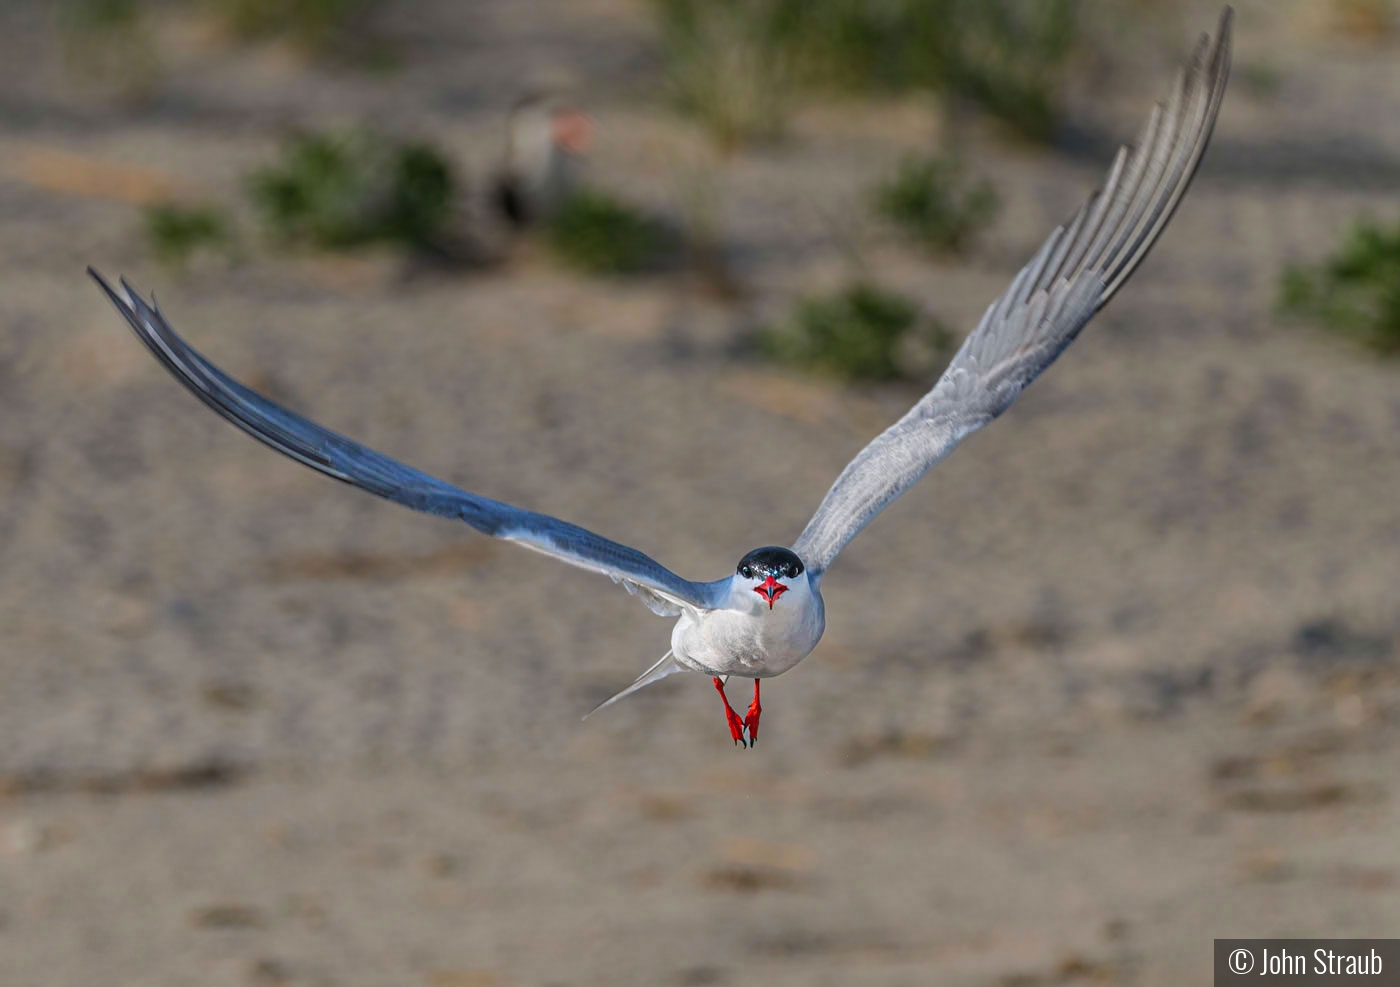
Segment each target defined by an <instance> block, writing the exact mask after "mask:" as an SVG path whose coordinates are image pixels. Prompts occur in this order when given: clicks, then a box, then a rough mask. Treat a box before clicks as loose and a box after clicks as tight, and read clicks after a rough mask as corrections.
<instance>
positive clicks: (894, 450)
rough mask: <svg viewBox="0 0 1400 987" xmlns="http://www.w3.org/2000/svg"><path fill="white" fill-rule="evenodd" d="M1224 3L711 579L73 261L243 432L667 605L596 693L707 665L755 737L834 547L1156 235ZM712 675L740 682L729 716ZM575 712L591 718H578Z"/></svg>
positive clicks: (1098, 301)
mask: <svg viewBox="0 0 1400 987" xmlns="http://www.w3.org/2000/svg"><path fill="white" fill-rule="evenodd" d="M1230 23H1231V11H1230V9H1229V8H1228V7H1227V8H1226V9H1225V10H1224V12H1223V13H1222V15H1221V19H1220V26H1219V29H1218V30H1217V32H1216V36H1215V40H1214V42H1211V40H1210V38H1209V37H1208V36H1203V37H1202V38H1201V40H1200V43H1199V45H1198V47H1197V49H1196V51H1195V54H1194V57H1193V58H1192V60H1191V62H1190V63H1189V65H1188V66H1187V67H1186V68H1185V69H1183V71H1182V73H1181V75H1180V77H1179V79H1178V82H1177V85H1176V88H1175V90H1174V91H1173V92H1172V94H1171V96H1170V98H1169V99H1168V100H1167V101H1166V102H1165V103H1159V104H1157V105H1156V107H1155V108H1154V109H1153V111H1152V114H1151V116H1150V117H1149V119H1148V121H1147V125H1146V127H1145V128H1144V129H1143V131H1142V133H1141V135H1140V137H1139V139H1138V141H1137V143H1136V144H1135V145H1129V146H1125V147H1123V148H1120V150H1119V151H1118V154H1117V156H1116V157H1115V158H1114V160H1113V164H1112V167H1111V168H1110V170H1109V173H1108V177H1107V179H1106V180H1105V181H1104V183H1103V185H1102V187H1101V188H1100V189H1099V190H1098V191H1097V192H1095V193H1094V194H1093V195H1091V196H1090V197H1089V199H1088V201H1087V202H1086V203H1085V204H1084V205H1083V206H1082V207H1081V208H1080V209H1079V211H1078V212H1077V213H1076V214H1075V215H1074V216H1073V218H1071V219H1070V221H1069V222H1068V223H1066V224H1065V225H1063V226H1061V227H1059V228H1057V229H1056V230H1055V231H1054V232H1052V233H1051V234H1050V236H1049V238H1048V239H1047V240H1046V241H1045V243H1044V244H1043V245H1042V246H1041V247H1040V249H1039V251H1038V252H1037V253H1036V254H1035V256H1034V257H1033V258H1032V259H1031V261H1030V263H1028V264H1027V265H1026V266H1025V267H1024V268H1022V269H1021V271H1020V272H1019V273H1018V274H1017V275H1016V277H1015V279H1014V280H1013V281H1012V282H1011V286H1010V287H1009V288H1007V290H1006V292H1005V293H1004V294H1003V295H1002V296H1001V297H1000V298H998V299H997V300H996V301H994V302H993V303H992V304H991V306H990V307H988V308H987V310H986V312H985V314H984V315H983V316H982V319H981V321H980V322H979V323H978V325H977V327H976V329H974V330H973V331H972V333H971V334H969V335H968V337H967V339H966V340H965V341H964V342H963V344H962V346H961V347H960V348H959V349H958V351H957V353H956V354H955V355H954V357H953V359H952V361H951V362H950V363H949V365H948V367H947V369H946V370H945V371H944V372H943V374H942V376H941V377H940V378H939V379H938V381H937V383H936V384H935V385H934V387H933V390H931V391H929V392H928V394H926V395H924V397H923V398H922V399H921V400H920V401H919V402H918V403H917V404H915V405H914V407H913V408H911V409H910V410H909V412H908V413H907V414H906V415H905V416H904V417H903V418H901V419H900V420H899V421H897V422H895V423H894V424H893V425H891V426H890V427H889V428H888V429H886V430H885V431H884V432H883V433H882V434H881V435H879V436H877V437H876V438H875V439H874V440H873V441H872V442H871V443H870V444H869V445H867V446H866V447H865V448H864V449H863V450H861V452H860V453H859V454H858V455H857V456H856V458H855V459H853V460H852V461H851V462H850V464H849V465H847V466H846V468H845V469H844V470H843V471H842V472H841V475H840V476H839V477H837V479H836V482H835V483H834V484H833V485H832V487H831V489H830V490H829V491H828V492H827V494H826V496H825V498H823V500H822V502H821V505H820V506H819V507H818V508H817V512H816V513H815V514H814V515H813V516H812V519H811V520H810V521H809V522H808V523H807V527H806V528H805V529H804V530H803V531H802V533H801V534H800V535H799V536H798V538H797V540H796V541H795V542H793V543H792V545H791V546H790V547H780V546H769V547H764V548H756V549H754V550H753V551H751V552H748V553H746V554H745V555H744V557H743V558H741V559H740V560H739V563H738V565H737V566H735V568H734V571H733V572H731V573H730V574H729V575H727V576H725V577H723V578H721V579H716V580H713V581H711V582H691V581H690V580H688V579H683V578H682V577H680V576H678V575H676V574H675V573H674V572H672V571H671V570H670V569H667V568H666V567H665V566H663V565H661V564H660V563H658V562H656V561H654V560H653V559H651V558H650V557H649V556H647V555H644V554H643V553H641V552H639V551H637V550H636V549H634V548H629V547H628V546H626V545H622V544H619V543H618V542H615V541H610V540H609V539H607V538H604V537H602V536H601V535H597V534H594V533H593V532H592V531H589V530H587V529H585V528H581V527H578V526H577V525H573V524H569V523H568V522H566V521H561V520H559V519H558V518H554V517H550V516H549V515H546V514H537V513H535V512H533V511H528V510H525V509H523V508H519V507H513V506H511V505H510V504H504V503H501V502H500V501H496V500H490V499H488V498H486V497H482V496H480V495H478V494H474V493H470V492H468V491H466V490H462V489H460V488H459V487H456V486H453V485H452V484H450V483H447V482H445V481H443V480H439V479H437V478H435V477H432V476H429V475H428V474H427V473H422V472H420V471H418V470H416V469H413V468H412V467H410V466H406V465H404V464H402V463H399V462H397V461H395V460H393V459H390V458H389V457H388V456H385V455H382V454H381V453H378V452H375V451H374V450H372V449H369V448H367V447H365V446H363V445H360V444H359V443H357V442H354V441H352V440H350V439H347V438H345V437H344V436H341V435H338V434H336V433H335V432H332V431H330V430H329V429H326V428H323V427H321V426H320V425H317V424H315V423H313V422H311V421H309V420H307V419H306V418H303V417H301V416H300V415H297V414H294V413H293V412H291V411H288V410H287V409H285V408H283V407H281V406H280V405H277V404H275V403H273V402H272V401H269V400H268V399H267V398H265V397H263V396H262V395H260V394H258V393H257V392H255V391H253V390H251V389H249V388H247V387H245V386H244V385H242V384H240V383H239V382H238V381H236V380H234V379H233V378H232V377H230V376H228V375H227V374H225V373H224V372H223V371H222V370H220V369H219V368H218V367H216V366H214V364H212V363H210V362H209V361H208V360H206V359H205V358H204V357H203V356H201V355H200V354H199V353H198V352H197V351H196V350H194V349H193V348H192V347H191V346H190V345H189V344H188V343H186V342H185V341H184V340H183V339H182V338H180V336H178V335H177V334H176V333H175V330H174V329H172V328H171V327H170V324H169V323H168V322H166V320H165V317H164V316H163V315H162V314H161V312H160V309H159V308H157V307H156V306H155V305H154V304H148V303H147V302H146V301H145V300H144V299H143V298H142V297H141V296H140V295H139V294H137V293H136V292H135V291H134V290H133V289H132V288H131V287H130V286H129V285H128V284H127V282H126V281H125V280H124V279H123V280H122V281H121V282H120V283H121V287H122V289H123V293H122V294H118V293H117V292H116V291H115V290H114V289H113V288H112V287H111V286H110V285H109V284H108V283H107V282H106V281H105V280H104V279H103V278H102V276H101V275H100V274H98V273H97V272H96V271H94V270H93V269H91V268H89V269H88V273H89V274H90V275H91V276H92V277H93V278H94V279H95V280H96V281H97V283H98V284H99V285H100V286H101V287H102V290H103V291H104V292H106V294H107V297H108V298H109V299H111V301H112V303H113V304H114V305H116V307H117V309H118V310H119V311H120V312H121V314H122V315H123V316H124V317H125V318H126V321H127V322H128V323H129V324H130V326H131V328H132V329H133V330H134V331H135V332H136V335H137V337H138V338H139V339H140V340H141V342H143V343H144V344H145V345H146V346H147V347H148V348H149V349H150V351H151V353H153V354H154V355H155V357H156V359H157V360H159V361H160V362H161V363H162V364H164V366H165V368H166V369H167V370H169V371H170V372H171V373H172V374H173V375H174V376H175V377H176V379H177V380H179V381H180V383H182V384H184V385H185V386H186V387H187V388H189V390H191V391H193V392H194V394H195V395H196V396H197V397H199V398H200V399H201V400H202V401H204V403H205V404H207V405H209V407H210V408H212V409H213V410H214V411H216V412H218V413H219V414H220V415H222V416H223V417H225V418H227V419H228V420H229V421H230V422H232V423H233V424H235V425H237V426H238V427H239V428H241V429H243V430H244V431H245V432H247V433H248V434H249V435H251V436H253V437H254V438H256V439H258V440H259V441H261V442H264V443H266V444H267V445H269V446H271V447H272V448H274V449H276V450H277V451H278V452H281V453H283V454H284V455H286V456H290V457H291V458H292V459H295V460H296V461H298V462H300V463H304V464H305V465H307V466H310V467H311V468H312V469H315V470H319V471H320V472H322V473H324V474H326V475H327V476H331V477H334V478H335V479H337V480H341V481H343V482H345V483H348V484H351V485H353V486H356V487H359V488H360V489H362V490H367V491H369V492H370V493H373V494H377V495H379V496H380V497H384V498H386V499H388V500H392V501H395V502H397V503H399V504H403V505H405V506H408V507H412V508H414V509H415V510H419V511H424V512H426V513H428V514H436V515H439V516H442V517H448V518H455V519H457V520H460V521H465V522H466V523H467V524H469V525H471V526H472V527H473V528H475V529H476V530H477V531H480V532H482V533H483V534H487V535H492V536H495V537H497V538H503V539H505V540H507V541H512V542H515V543H517V544H519V545H523V546H524V547H526V548H530V549H534V550H535V551H537V552H542V553H544V554H545V555H550V556H553V557H554V558H556V559H559V560H560V561H562V562H566V563H568V564H570V565H574V566H578V567H579V568H582V569H587V570H590V571H593V572H597V573H602V574H604V575H607V576H609V577H611V578H612V580H613V582H615V583H619V584H621V585H622V586H623V587H624V588H625V589H626V590H627V591H628V592H630V593H632V594H633V595H635V596H637V597H639V598H640V599H641V600H642V602H643V603H645V604H646V605H647V606H648V607H650V608H651V610H653V611H654V612H655V613H657V614H660V615H662V616H670V617H677V618H679V619H677V620H676V622H675V625H674V627H673V628H672V631H671V647H670V650H668V651H667V652H666V654H665V655H663V656H662V657H661V659H660V660H659V661H657V662H656V664H654V665H652V666H651V667H650V668H648V669H647V670H646V671H645V672H643V673H642V674H641V675H640V676H638V678H637V679H636V681H635V682H633V683H632V684H631V685H630V686H628V687H627V688H626V689H624V690H623V691H622V692H620V693H618V694H617V695H615V696H613V697H612V698H611V699H609V700H607V701H606V702H604V703H603V704H601V705H600V706H599V707H597V709H595V710H594V712H597V710H598V709H603V708H605V707H607V706H610V705H612V704H613V703H615V702H617V701H618V700H619V699H622V698H623V697H625V696H629V695H631V694H632V693H634V692H636V691H637V690H638V689H641V688H642V687H644V686H647V685H650V684H651V683H653V682H656V681H658V680H660V679H663V678H665V677H666V676H668V675H671V674H673V673H675V672H679V671H682V670H691V671H695V672H700V673H702V674H704V675H706V676H709V677H710V678H711V679H712V681H713V684H714V687H715V689H716V690H717V691H718V692H719V694H720V698H721V700H722V701H723V703H724V716H725V721H726V723H727V725H728V727H729V733H730V737H731V738H732V739H733V741H734V743H735V744H739V745H742V746H744V747H749V746H752V745H753V744H754V743H755V742H756V741H757V740H758V727H759V718H760V715H761V713H762V707H761V705H760V703H759V685H760V683H761V681H762V680H763V679H765V678H771V677H772V676H775V675H781V674H782V673H783V672H786V671H787V670H788V669H790V668H792V667H793V666H794V665H796V664H797V663H798V662H800V661H802V659H804V658H806V657H807V656H808V655H809V654H811V652H812V649H814V648H815V647H816V646H817V642H818V641H820V640H821V637H822V632H823V631H824V630H825V628H826V616H825V606H824V603H823V601H822V594H821V583H822V577H823V576H824V575H825V574H826V572H827V570H828V569H829V568H830V567H831V564H832V562H834V561H835V560H836V557H837V555H838V554H839V553H840V552H841V549H842V548H844V547H845V546H846V544H847V543H848V542H849V541H850V540H851V539H852V538H854V537H855V536H856V535H857V534H858V533H859V532H860V531H861V529H863V528H864V527H865V526H866V525H867V524H869V523H870V521H871V520H872V519H873V518H874V517H875V516H876V515H877V514H879V513H880V512H881V511H882V510H884V509H885V508H886V507H888V506H889V504H890V503H891V502H892V501H894V499H895V498H896V497H899V496H900V495H901V494H903V493H904V492H905V491H906V490H908V489H909V488H910V487H911V486H913V485H914V484H915V483H916V482H918V480H919V479H921V478H922V477H923V476H924V474H925V473H927V472H928V471H929V470H930V469H931V468H932V467H933V466H934V465H936V464H937V463H938V462H940V461H941V460H942V459H943V458H944V457H945V456H947V455H948V454H949V453H950V452H952V450H953V448H954V447H955V446H956V445H957V444H958V443H959V442H961V441H962V440H963V439H965V438H966V437H967V436H969V435H970V434H972V433H973V432H975V431H977V430H978V429H979V428H982V427H983V426H984V425H987V424H989V423H990V422H991V421H992V420H993V419H995V418H997V417H998V416H1000V415H1001V414H1002V413H1003V412H1005V411H1006V410H1007V408H1009V407H1010V406H1011V404H1012V402H1014V401H1015V400H1016V398H1017V396H1018V395H1019V394H1020V393H1021V392H1022V391H1023V390H1025V388H1026V387H1027V386H1028V385H1029V384H1030V383H1031V381H1033V380H1035V378H1036V377H1038V376H1040V374H1041V373H1043V372H1044V371H1045V369H1046V368H1047V367H1049V366H1050V364H1051V363H1053V362H1054V361H1055V358H1056V357H1058V356H1059V355H1060V353H1062V352H1063V351H1064V350H1065V348H1066V347H1067V346H1069V344H1070V343H1071V342H1073V341H1074V339H1075V337H1076V336H1078V335H1079V332H1080V331H1081V330H1082V329H1083V328H1084V326H1085V325H1086V324H1087V323H1088V322H1089V320H1090V319H1091V318H1093V316H1094V314H1095V313H1096V312H1098V311H1099V309H1101V308H1103V307H1104V305H1106V304H1107V303H1108V301H1109V300H1110V299H1111V298H1112V297H1113V296H1114V294H1116V293H1117V291H1118V289H1119V288H1121V287H1122V286H1123V284H1124V282H1126V281H1127V280H1128V278H1129V276H1131V275H1132V273H1133V271H1134V270H1136V269H1137V267H1138V265H1139V264H1140V263H1142V260H1143V258H1144V257H1146V256H1147V253H1148V251H1149V250H1150V249H1151V248H1152V246H1153V244H1155V243H1156V242H1157V239H1158V237H1159V236H1160V235H1161V233H1162V230H1163V229H1164V228H1165V227H1166V225H1167V221H1168V220H1169V219H1170V218H1171V216H1172V213H1173V212H1174V211H1175V210H1176V207H1177V205H1178V204H1179V203H1180V201H1181V198H1182V196H1183V194H1185V192H1186V189H1187V186H1188V185H1189V184H1190V182H1191V178H1192V176H1193V175H1194V174H1195V172H1196V169H1197V167H1198V166H1199V165H1200V163H1201V158H1202V156H1203V155H1204V153H1205V149H1206V144H1207V142H1208V141H1209V139H1210V135H1211V131H1212V130H1213V128H1214V125H1215V118H1216V114H1217V113H1218V111H1219V108H1220V101H1221V98H1222V97H1223V95H1224V92H1225V85H1226V80H1227V77H1228V75H1229V67H1230ZM730 676H740V677H743V678H752V679H753V702H752V703H751V704H750V705H749V708H748V710H747V712H746V714H745V715H744V716H743V717H740V716H739V714H738V713H737V712H736V711H735V710H734V709H733V707H732V706H731V705H730V703H729V700H728V698H727V697H726V696H725V692H724V687H725V684H726V683H727V681H728V679H729V677H730ZM590 715H591V714H590Z"/></svg>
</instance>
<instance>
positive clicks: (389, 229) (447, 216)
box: [248, 131, 456, 251]
mask: <svg viewBox="0 0 1400 987" xmlns="http://www.w3.org/2000/svg"><path fill="white" fill-rule="evenodd" d="M248 190H249V193H250V195H251V196H252V198H253V202H254V205H255V206H256V207H257V209H258V211H259V213H260V214H261V215H262V219H263V222H264V224H265V225H266V227H267V229H268V230H269V231H270V232H271V233H272V235H273V236H274V237H275V238H277V239H279V240H281V241H283V242H287V243H305V244H310V245H312V246H317V247H328V248H343V247H353V246H359V245H362V244H368V243H374V242H390V243H396V244H399V245H401V246H407V247H410V248H415V249H422V250H428V251H434V250H436V249H437V248H438V246H439V244H440V237H441V236H442V234H443V233H444V232H445V230H446V228H447V225H448V223H449V222H450V220H451V218H452V214H453V206H454V198H455V195H456V182H455V180H454V178H453V174H452V167H451V165H450V164H449V163H448V161H447V159H446V158H445V157H444V156H443V155H441V154H440V153H439V152H438V151H437V150H435V149H434V148H432V147H430V146H428V145H426V144H418V143H408V142H401V141H397V140H394V139H391V138H388V137H384V136H381V135H378V134H373V133H369V132H367V131H352V132H348V133H341V134H311V135H307V136H303V137H299V138H297V139H295V140H293V141H292V142H291V143H290V144H288V146H287V147H286V148H285V150H284V151H283V155H282V160H281V162H280V163H279V164H277V165H273V166H271V167H268V168H264V169H262V170H260V171H257V172H255V173H254V174H253V175H252V176H251V178H250V179H249V182H248Z"/></svg>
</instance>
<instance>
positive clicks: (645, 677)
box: [584, 651, 685, 720]
mask: <svg viewBox="0 0 1400 987" xmlns="http://www.w3.org/2000/svg"><path fill="white" fill-rule="evenodd" d="M683 671H685V666H683V665H681V664H679V663H678V662H677V661H676V659H675V657H674V653H673V652H670V651H668V652H666V653H665V654H664V655H662V656H661V660H660V661H658V662H657V663H656V664H655V665H652V666H651V667H650V668H648V669H647V670H646V671H645V672H643V673H642V674H641V675H638V676H637V681H635V682H633V683H632V684H631V685H629V686H628V687H627V688H625V689H623V690H622V691H621V692H619V693H618V694H617V695H615V696H613V697H612V698H611V699H609V700H607V701H606V702H603V703H600V704H598V705H597V706H596V707H594V709H593V712H591V713H589V714H588V716H585V717H584V719H585V720H586V719H588V717H589V716H592V715H593V713H596V712H598V711H599V710H604V709H607V708H608V707H609V706H611V705H612V704H613V703H615V702H617V701H618V700H619V699H623V698H626V697H627V696H630V695H632V693H634V692H636V691H637V690H638V689H642V688H645V687H646V686H649V685H651V684H652V683H653V682H660V681H661V680H662V679H664V678H665V677H666V676H668V675H675V674H676V673H677V672H683Z"/></svg>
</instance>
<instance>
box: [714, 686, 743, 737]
mask: <svg viewBox="0 0 1400 987" xmlns="http://www.w3.org/2000/svg"><path fill="white" fill-rule="evenodd" d="M714 681H715V691H716V692H718V693H719V698H720V700H721V701H723V703H724V720H725V722H726V723H728V724H729V736H731V737H733V738H734V743H736V744H744V721H743V720H741V719H739V714H738V713H736V712H734V709H733V707H731V706H730V705H729V697H728V696H726V695H725V694H724V682H723V681H721V680H720V678H719V677H718V676H716V677H715V680H714ZM744 746H745V747H747V746H748V744H744Z"/></svg>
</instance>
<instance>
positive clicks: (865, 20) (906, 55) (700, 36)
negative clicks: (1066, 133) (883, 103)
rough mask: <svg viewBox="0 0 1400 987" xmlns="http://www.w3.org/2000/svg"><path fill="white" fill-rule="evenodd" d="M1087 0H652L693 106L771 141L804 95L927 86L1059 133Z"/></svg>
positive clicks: (1035, 131)
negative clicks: (1067, 72)
mask: <svg viewBox="0 0 1400 987" xmlns="http://www.w3.org/2000/svg"><path fill="white" fill-rule="evenodd" d="M1081 2H1082V0H885V2H881V3H872V2H867V0H651V5H652V7H653V9H654V11H655V12H656V15H657V18H658V20H659V23H660V26H661V35H662V44H663V48H664V55H665V58H666V64H667V67H668V69H669V71H670V74H671V80H672V84H673V86H674V88H675V90H676V94H677V96H678V99H679V101H680V103H681V105H682V107H683V108H684V109H686V110H687V111H689V112H691V113H692V114H694V115H695V116H696V117H697V118H698V119H700V120H701V121H702V122H703V123H704V124H705V125H706V126H707V127H708V128H709V129H710V130H711V131H712V132H713V133H714V134H715V136H716V137H717V139H719V140H720V141H721V142H725V143H733V142H736V141H742V140H752V139H756V138H765V137H771V136H773V135H774V134H776V133H778V132H779V131H780V130H781V127H782V120H783V117H784V115H785V113H786V111H787V110H788V109H789V108H790V106H791V104H792V102H793V100H794V95H795V92H796V91H797V90H798V89H799V88H802V87H810V88H815V89H817V90H827V91H830V90H838V91H848V92H849V91H856V92H861V91H885V92H902V91H908V90H913V89H926V90H930V91H934V92H939V93H942V94H945V95H947V96H954V97H960V98H964V99H968V100H971V101H972V102H974V103H976V104H977V105H979V106H981V107H982V108H983V109H984V110H985V111H986V112H988V113H990V114H991V115H992V116H994V117H996V118H997V119H999V120H1001V121H1003V122H1005V123H1006V124H1007V125H1009V126H1010V127H1011V128H1012V129H1013V130H1014V131H1016V132H1018V133H1020V134H1023V135H1025V136H1028V137H1031V138H1033V139H1037V140H1043V139H1046V138H1048V137H1049V136H1050V135H1051V133H1052V132H1053V130H1054V127H1055V125H1056V123H1057V122H1058V115H1059V114H1058V105H1057V96H1058V91H1059V83H1060V78H1061V76H1062V74H1063V71H1064V69H1065V67H1066V64H1067V62H1068V60H1069V58H1070V56H1071V55H1072V54H1073V53H1074V50H1075V47H1076V43H1077V41H1078V35H1079V30H1078V29H1079V20H1080V8H1081Z"/></svg>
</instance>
